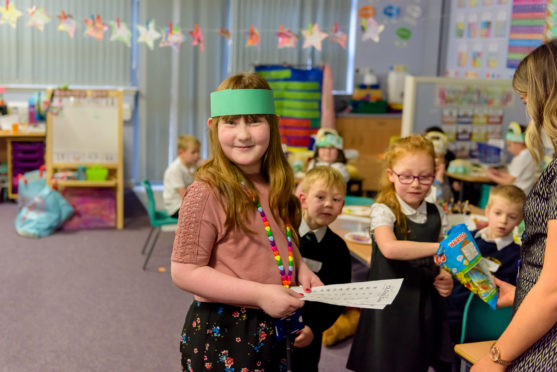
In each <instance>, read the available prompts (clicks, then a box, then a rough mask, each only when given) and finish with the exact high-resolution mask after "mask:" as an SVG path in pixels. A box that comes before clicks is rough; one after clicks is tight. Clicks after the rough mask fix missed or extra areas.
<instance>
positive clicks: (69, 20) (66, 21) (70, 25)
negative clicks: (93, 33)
mask: <svg viewBox="0 0 557 372" xmlns="http://www.w3.org/2000/svg"><path fill="white" fill-rule="evenodd" d="M57 17H58V19H59V20H60V24H59V25H58V31H66V32H67V33H68V35H70V37H73V35H74V33H75V20H74V19H73V17H72V16H71V15H69V14H66V12H65V11H64V10H62V13H60V15H59V16H57Z"/></svg>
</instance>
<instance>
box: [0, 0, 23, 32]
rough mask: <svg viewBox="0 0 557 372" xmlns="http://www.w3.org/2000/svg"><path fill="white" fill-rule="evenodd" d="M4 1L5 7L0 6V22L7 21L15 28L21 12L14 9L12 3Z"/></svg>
mask: <svg viewBox="0 0 557 372" xmlns="http://www.w3.org/2000/svg"><path fill="white" fill-rule="evenodd" d="M8 2H9V0H7V1H6V7H0V13H2V18H0V24H4V23H8V24H9V25H10V26H12V28H16V24H17V19H18V18H19V17H21V12H20V11H19V10H17V9H16V7H15V5H14V3H13V2H12V3H9V5H8Z"/></svg>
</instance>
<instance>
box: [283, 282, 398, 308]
mask: <svg viewBox="0 0 557 372" xmlns="http://www.w3.org/2000/svg"><path fill="white" fill-rule="evenodd" d="M401 285H402V279H388V280H373V281H369V282H358V283H347V284H333V285H325V286H322V287H313V288H312V289H311V292H310V293H305V292H304V290H303V288H302V287H293V288H292V290H293V291H295V292H297V293H303V294H304V298H303V300H305V301H316V302H323V303H326V304H331V305H339V306H351V307H359V308H362V309H378V310H382V309H384V308H385V306H387V305H390V304H391V303H392V302H393V300H394V299H395V297H396V295H397V294H398V291H399V290H400V286H401Z"/></svg>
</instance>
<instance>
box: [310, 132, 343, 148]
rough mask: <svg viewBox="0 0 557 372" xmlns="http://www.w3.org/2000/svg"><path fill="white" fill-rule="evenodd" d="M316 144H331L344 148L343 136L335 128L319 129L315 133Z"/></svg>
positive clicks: (322, 145)
mask: <svg viewBox="0 0 557 372" xmlns="http://www.w3.org/2000/svg"><path fill="white" fill-rule="evenodd" d="M315 146H317V147H327V146H331V147H334V148H336V149H338V150H342V137H341V136H339V135H338V133H337V131H336V130H334V129H319V131H317V134H316V135H315Z"/></svg>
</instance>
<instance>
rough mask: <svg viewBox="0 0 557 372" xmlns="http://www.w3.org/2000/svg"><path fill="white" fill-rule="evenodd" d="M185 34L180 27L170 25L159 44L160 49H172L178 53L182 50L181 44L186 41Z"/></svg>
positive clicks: (164, 31)
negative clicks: (167, 47)
mask: <svg viewBox="0 0 557 372" xmlns="http://www.w3.org/2000/svg"><path fill="white" fill-rule="evenodd" d="M185 39H186V38H185V37H184V34H182V30H180V27H177V26H172V23H170V24H169V25H168V27H167V28H165V29H164V30H163V37H162V39H161V42H160V43H159V46H160V47H166V46H169V47H172V49H174V50H176V51H178V50H179V49H180V44H181V43H182V42H183V41H184V40H185Z"/></svg>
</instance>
